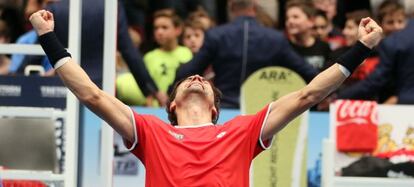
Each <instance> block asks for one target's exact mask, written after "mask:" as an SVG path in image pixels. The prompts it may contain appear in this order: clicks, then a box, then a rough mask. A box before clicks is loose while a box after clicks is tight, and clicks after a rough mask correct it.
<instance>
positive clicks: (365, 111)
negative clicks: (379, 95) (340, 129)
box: [336, 100, 378, 126]
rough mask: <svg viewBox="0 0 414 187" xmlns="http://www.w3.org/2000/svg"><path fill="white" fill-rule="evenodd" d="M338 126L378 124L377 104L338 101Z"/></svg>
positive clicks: (358, 101) (372, 102)
mask: <svg viewBox="0 0 414 187" xmlns="http://www.w3.org/2000/svg"><path fill="white" fill-rule="evenodd" d="M336 106H337V110H336V121H337V126H339V125H346V124H361V125H362V124H378V115H377V103H376V102H375V101H362V100H337V101H336Z"/></svg>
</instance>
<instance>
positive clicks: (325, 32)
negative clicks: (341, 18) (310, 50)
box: [314, 10, 345, 50]
mask: <svg viewBox="0 0 414 187" xmlns="http://www.w3.org/2000/svg"><path fill="white" fill-rule="evenodd" d="M314 21H315V26H314V30H315V35H316V37H317V38H319V39H320V40H322V41H325V42H327V43H328V44H329V47H330V48H331V50H335V49H338V48H340V47H343V46H345V40H344V37H342V36H336V37H331V36H329V24H330V23H329V20H328V17H327V16H326V13H325V12H324V11H322V10H317V11H316V15H315V19H314Z"/></svg>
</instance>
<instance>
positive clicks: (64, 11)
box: [49, 0, 168, 105]
mask: <svg viewBox="0 0 414 187" xmlns="http://www.w3.org/2000/svg"><path fill="white" fill-rule="evenodd" d="M82 3H83V5H82V44H81V45H82V53H81V60H82V62H81V66H82V67H83V68H85V70H86V72H87V73H88V74H89V76H90V77H91V78H92V80H93V81H94V82H95V83H97V85H98V86H101V82H102V68H103V67H102V61H103V59H102V58H103V54H102V53H103V25H104V1H94V0H83V1H82ZM91 7H93V8H91ZM49 8H50V10H51V11H52V12H54V16H55V20H56V24H55V32H56V35H57V37H58V38H59V39H60V41H62V43H63V44H64V45H65V46H67V43H68V18H69V16H68V14H69V0H60V1H58V2H56V3H53V4H52V5H51V6H50V7H49ZM117 41H118V43H117V48H118V49H119V51H120V52H121V54H122V57H123V58H124V60H125V62H126V63H127V65H128V68H129V70H130V71H131V73H132V75H133V76H134V79H135V81H136V82H137V83H138V85H139V86H140V88H141V90H142V92H143V94H144V95H145V96H149V95H153V96H155V98H157V100H158V101H160V103H161V104H162V105H164V104H165V103H166V101H167V99H168V97H167V96H166V95H165V94H163V93H162V92H160V91H159V90H158V87H157V86H156V85H155V83H154V81H153V80H152V78H151V76H150V75H149V73H148V72H147V69H146V68H145V64H144V62H143V61H142V57H141V55H140V53H139V51H138V49H136V48H135V47H134V46H133V43H132V41H131V38H130V37H129V34H128V25H127V20H126V16H125V11H124V7H123V4H122V3H119V6H118V33H117Z"/></svg>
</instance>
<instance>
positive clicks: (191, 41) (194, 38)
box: [183, 27, 204, 53]
mask: <svg viewBox="0 0 414 187" xmlns="http://www.w3.org/2000/svg"><path fill="white" fill-rule="evenodd" d="M203 41H204V32H203V30H201V29H194V28H190V27H186V28H185V29H184V36H183V43H184V45H185V46H186V47H188V48H190V50H191V52H193V53H197V52H198V50H200V47H201V46H202V45H203Z"/></svg>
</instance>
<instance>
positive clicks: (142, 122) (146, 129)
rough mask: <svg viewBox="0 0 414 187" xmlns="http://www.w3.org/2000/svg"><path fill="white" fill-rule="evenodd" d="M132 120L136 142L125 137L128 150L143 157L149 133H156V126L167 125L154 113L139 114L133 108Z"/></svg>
mask: <svg viewBox="0 0 414 187" xmlns="http://www.w3.org/2000/svg"><path fill="white" fill-rule="evenodd" d="M131 120H132V122H133V124H134V142H130V141H128V140H125V139H124V144H125V146H126V148H127V149H128V151H130V152H132V153H133V154H134V155H136V156H137V157H138V158H140V159H142V156H143V150H145V146H146V140H147V136H148V135H152V134H154V132H153V131H154V129H155V128H154V127H155V126H159V125H165V122H163V121H162V120H160V119H159V118H157V117H155V116H153V115H146V114H138V113H136V112H135V111H133V110H132V109H131Z"/></svg>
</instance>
